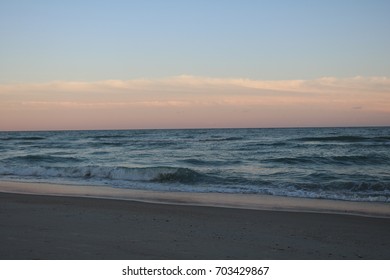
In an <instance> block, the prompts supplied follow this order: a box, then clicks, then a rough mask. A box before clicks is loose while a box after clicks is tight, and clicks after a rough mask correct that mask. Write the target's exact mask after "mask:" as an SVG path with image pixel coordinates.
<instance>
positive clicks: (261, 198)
mask: <svg viewBox="0 0 390 280" xmlns="http://www.w3.org/2000/svg"><path fill="white" fill-rule="evenodd" d="M0 192H3V193H15V194H25V195H46V196H66V197H83V198H96V199H114V200H127V201H137V202H146V203H159V204H172V205H191V206H209V207H223V208H237V209H251V210H268V211H288V212H311V213H328V214H343V215H357V216H368V217H376V218H390V205H389V204H387V203H381V202H353V201H339V200H327V199H311V198H295V197H282V196H271V195H259V194H227V193H189V192H159V191H150V190H133V189H118V188H111V187H103V186H80V185H61V184H48V183H25V182H23V183H22V182H11V181H0Z"/></svg>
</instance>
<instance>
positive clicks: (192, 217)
mask: <svg viewBox="0 0 390 280" xmlns="http://www.w3.org/2000/svg"><path fill="white" fill-rule="evenodd" d="M389 233H390V219H389V218H374V217H363V216H358V215H343V214H327V213H305V212H291V211H269V210H250V209H237V208H223V207H209V206H189V205H186V206H184V205H172V204H161V203H147V202H135V201H124V200H122V201H121V200H114V199H102V198H86V197H64V196H43V195H26V194H12V193H0V259H27V260H30V259H390V238H389Z"/></svg>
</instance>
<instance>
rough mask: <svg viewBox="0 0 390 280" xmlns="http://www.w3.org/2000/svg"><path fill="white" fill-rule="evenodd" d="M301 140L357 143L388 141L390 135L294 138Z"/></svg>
mask: <svg viewBox="0 0 390 280" xmlns="http://www.w3.org/2000/svg"><path fill="white" fill-rule="evenodd" d="M293 140H295V141H300V142H345V143H356V142H388V141H390V136H376V137H363V136H353V135H340V136H323V137H303V138H296V139H293Z"/></svg>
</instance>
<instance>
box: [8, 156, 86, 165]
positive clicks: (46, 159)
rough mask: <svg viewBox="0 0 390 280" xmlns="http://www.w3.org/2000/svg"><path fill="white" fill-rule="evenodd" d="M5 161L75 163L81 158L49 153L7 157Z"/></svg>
mask: <svg viewBox="0 0 390 280" xmlns="http://www.w3.org/2000/svg"><path fill="white" fill-rule="evenodd" d="M4 161H5V162H12V163H15V162H17V163H28V164H35V163H51V164H53V163H72V162H73V163H76V162H81V161H82V159H80V158H75V157H60V156H51V155H27V156H16V157H9V158H6V159H4Z"/></svg>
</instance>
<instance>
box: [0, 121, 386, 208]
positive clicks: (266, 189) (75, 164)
mask: <svg viewBox="0 0 390 280" xmlns="http://www.w3.org/2000/svg"><path fill="white" fill-rule="evenodd" d="M0 180H4V181H22V182H47V183H61V184H72V185H91V186H109V187H112V188H125V189H147V190H158V191H167V192H169V191H175V192H177V191H179V192H206V193H207V192H214V193H215V192H217V193H245V194H268V195H277V196H291V197H308V198H326V199H337V200H348V201H379V202H386V203H390V128H389V127H370V128H273V129H178V130H108V131H44V132H0Z"/></svg>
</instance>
